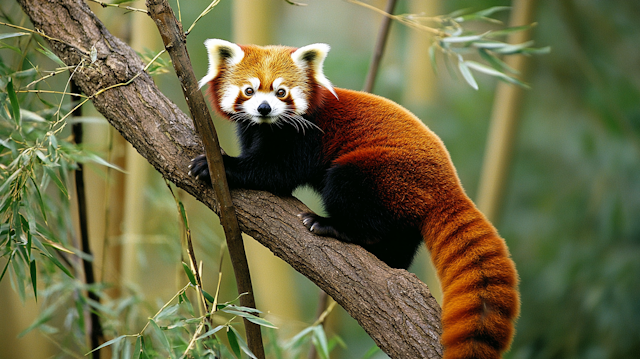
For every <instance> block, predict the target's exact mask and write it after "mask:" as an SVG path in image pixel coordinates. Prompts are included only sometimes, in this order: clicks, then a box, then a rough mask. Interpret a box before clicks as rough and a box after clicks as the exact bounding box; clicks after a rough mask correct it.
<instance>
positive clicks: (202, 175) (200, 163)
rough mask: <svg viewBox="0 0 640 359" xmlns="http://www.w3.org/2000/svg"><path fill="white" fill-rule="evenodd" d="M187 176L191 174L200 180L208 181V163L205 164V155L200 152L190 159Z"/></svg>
mask: <svg viewBox="0 0 640 359" xmlns="http://www.w3.org/2000/svg"><path fill="white" fill-rule="evenodd" d="M189 176H193V177H195V178H196V179H198V180H200V181H205V182H207V183H209V182H210V181H211V180H210V179H209V165H208V164H207V157H206V156H205V155H204V154H202V155H200V156H198V157H196V158H194V159H192V160H191V164H190V165H189Z"/></svg>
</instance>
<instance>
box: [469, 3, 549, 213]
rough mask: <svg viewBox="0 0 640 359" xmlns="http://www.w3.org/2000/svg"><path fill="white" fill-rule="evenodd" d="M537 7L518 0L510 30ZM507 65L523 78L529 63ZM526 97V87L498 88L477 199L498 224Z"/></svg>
mask: <svg viewBox="0 0 640 359" xmlns="http://www.w3.org/2000/svg"><path fill="white" fill-rule="evenodd" d="M535 6H536V0H514V2H513V10H512V12H511V20H510V24H509V26H511V27H518V26H524V25H527V24H530V23H532V22H533V20H534V19H533V16H534V13H535ZM530 37H531V35H530V32H529V31H527V32H516V33H512V34H510V35H509V39H508V42H509V43H512V44H520V43H525V42H527V41H529V39H530ZM505 62H506V64H507V65H508V66H509V67H511V68H513V69H514V70H515V71H517V72H518V73H520V74H521V76H524V74H526V73H527V66H528V59H527V58H526V57H525V56H522V55H520V56H510V57H508V58H507V59H506V60H505ZM524 94H525V90H524V89H523V88H522V87H519V86H513V85H510V84H507V83H504V82H499V83H498V85H497V88H496V94H495V98H494V101H493V111H492V115H491V125H490V127H489V134H488V137H487V147H486V150H485V157H484V163H483V166H482V174H481V177H480V185H479V189H478V199H477V204H478V208H479V209H480V210H481V211H482V212H483V213H484V214H485V216H487V218H488V219H489V220H490V221H492V222H494V223H495V222H496V221H497V219H498V215H499V211H500V202H501V201H502V196H503V193H504V188H505V185H506V182H507V177H508V173H509V167H510V159H511V155H512V153H513V144H514V141H515V137H516V134H517V125H518V120H519V117H520V113H521V109H522V101H523V97H524Z"/></svg>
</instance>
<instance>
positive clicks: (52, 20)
mask: <svg viewBox="0 0 640 359" xmlns="http://www.w3.org/2000/svg"><path fill="white" fill-rule="evenodd" d="M18 1H19V3H20V4H21V5H22V8H23V9H24V11H25V12H26V13H27V14H28V16H29V17H30V18H31V21H32V22H33V24H34V27H35V28H36V29H37V30H39V31H42V32H43V33H44V34H46V35H47V36H50V37H52V38H55V39H56V40H48V42H49V44H50V46H51V48H52V50H53V51H54V52H55V53H56V55H58V56H59V57H60V59H62V61H64V62H65V63H66V64H68V65H79V68H78V70H77V71H76V72H75V75H74V80H75V82H76V83H77V84H78V86H79V87H80V88H81V89H82V91H83V92H84V93H85V94H87V95H91V94H94V93H96V92H97V91H99V90H101V89H103V88H106V87H109V86H112V85H115V84H118V83H122V82H126V81H128V80H129V79H131V78H133V77H134V76H135V75H136V74H137V73H139V72H140V71H141V70H142V69H143V67H144V64H143V63H142V62H141V60H140V59H139V58H138V56H137V55H136V54H135V52H134V51H133V50H132V49H131V48H130V47H129V46H128V45H126V44H125V43H123V42H122V41H120V40H119V39H117V38H115V37H114V36H112V35H111V34H110V33H109V32H108V31H107V30H106V28H105V27H104V26H103V25H102V23H101V22H100V21H99V20H98V19H97V18H96V17H95V15H94V14H93V13H92V12H91V10H90V9H89V7H88V6H87V5H86V4H85V3H84V2H83V1H81V0H59V1H42V0H18ZM92 46H95V48H96V50H97V53H98V60H97V61H95V62H94V63H93V64H92V63H91V61H90V51H91V48H92ZM93 103H94V105H95V107H96V108H97V109H98V111H100V112H101V113H102V114H103V115H104V116H105V117H106V118H107V120H108V121H109V122H110V123H111V124H112V125H113V126H114V127H115V128H116V129H117V130H118V131H119V132H120V133H121V134H122V135H123V136H124V138H125V139H127V141H129V142H130V143H131V144H132V145H133V146H134V147H135V148H136V149H137V150H138V152H140V154H142V156H144V157H145V158H146V159H147V160H148V161H149V162H150V163H151V164H152V165H153V166H154V167H155V168H156V169H157V170H158V171H159V172H160V173H161V174H162V175H163V176H164V177H165V178H167V179H168V180H170V181H172V182H174V183H175V184H176V185H177V186H179V187H181V188H183V189H184V190H186V191H187V192H189V193H190V194H192V195H193V196H194V197H196V198H197V199H198V200H200V201H202V202H203V203H205V204H206V205H207V206H209V207H210V208H211V209H213V210H214V211H216V212H217V211H218V209H217V208H218V205H217V202H216V199H215V196H214V194H213V190H212V189H210V188H205V187H204V186H203V185H202V184H201V183H198V182H197V181H195V180H194V179H193V178H191V177H189V176H187V172H188V169H187V166H188V165H189V160H190V159H191V158H193V157H195V156H196V155H197V154H200V153H201V152H202V144H201V141H200V140H199V139H198V137H197V135H196V134H195V130H194V128H193V124H192V122H191V120H190V119H189V118H188V117H187V116H186V115H185V114H184V113H182V112H181V111H180V110H179V109H178V108H177V107H176V106H175V105H174V104H173V103H172V102H171V101H170V100H169V99H167V98H166V97H165V96H164V95H163V94H162V93H160V91H159V90H158V89H157V87H156V86H155V84H154V83H153V80H152V79H151V78H150V77H149V76H148V75H146V74H142V75H140V76H139V77H138V78H136V79H135V80H134V81H133V82H132V83H131V84H129V85H127V86H119V87H115V88H113V89H110V90H108V91H106V92H104V93H102V94H100V95H99V96H96V97H95V98H94V99H93ZM232 194H233V201H234V204H235V206H236V211H237V214H238V219H239V221H240V226H241V229H242V230H243V231H244V232H246V233H247V234H249V235H250V236H252V237H253V238H255V239H256V240H258V241H259V242H260V243H262V244H263V245H264V246H266V247H267V248H269V249H270V250H271V251H272V252H273V253H274V254H275V255H277V256H278V257H280V258H282V259H283V260H285V261H286V262H288V263H289V264H290V265H291V266H293V267H294V268H295V269H296V270H297V271H299V272H300V273H302V274H304V275H305V276H307V277H308V278H309V279H311V280H312V281H313V282H314V283H316V284H317V285H318V286H319V287H320V288H322V289H323V290H324V291H325V292H327V293H328V294H329V295H331V296H332V297H333V298H334V299H335V300H336V301H337V302H338V304H340V305H341V306H342V307H343V308H344V309H345V310H347V312H349V314H350V315H351V316H352V317H354V318H355V319H356V320H357V321H358V322H359V323H360V325H361V326H362V327H363V328H364V329H365V330H366V331H367V333H369V335H370V336H371V337H372V338H373V340H374V341H375V342H376V344H377V345H378V346H379V347H380V348H381V349H382V350H383V351H384V352H386V353H387V354H388V355H389V356H391V357H392V358H440V357H441V356H442V353H443V349H442V346H441V345H440V342H439V341H440V334H441V332H442V330H441V325H440V307H439V305H438V304H437V303H436V301H435V300H434V299H433V297H432V296H431V294H430V292H429V289H428V288H427V286H426V285H425V284H424V283H422V282H421V281H420V280H419V279H418V278H417V277H416V276H415V275H413V274H411V273H409V272H407V271H405V270H399V269H391V268H389V267H387V266H386V265H385V264H383V263H382V262H380V261H379V260H378V259H377V258H375V257H374V256H373V255H371V254H370V253H368V252H366V251H365V250H364V249H362V248H360V247H358V246H355V245H351V244H345V243H341V242H338V241H336V240H334V239H329V238H323V237H317V236H314V235H312V234H310V233H309V232H308V231H307V230H306V229H305V228H304V226H303V225H302V223H300V221H299V219H298V218H297V214H298V213H300V212H302V211H306V210H307V208H306V207H305V206H304V205H303V204H302V203H300V202H299V201H298V200H296V199H294V198H280V197H276V196H273V195H271V194H269V193H265V192H258V191H246V190H241V191H234V192H233V193H232Z"/></svg>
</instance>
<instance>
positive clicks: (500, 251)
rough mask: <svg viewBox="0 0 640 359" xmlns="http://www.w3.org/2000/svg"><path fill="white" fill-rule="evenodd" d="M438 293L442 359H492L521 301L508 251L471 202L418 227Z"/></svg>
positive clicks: (504, 343)
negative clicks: (435, 274)
mask: <svg viewBox="0 0 640 359" xmlns="http://www.w3.org/2000/svg"><path fill="white" fill-rule="evenodd" d="M422 234H423V236H424V238H425V241H426V244H427V247H428V249H429V250H430V251H431V258H432V261H433V263H434V265H435V267H436V270H437V272H438V277H439V278H440V282H441V285H442V291H443V308H442V309H443V312H442V325H443V334H442V343H443V345H444V347H445V353H444V359H463V358H464V359H472V358H473V359H496V358H501V353H502V352H504V351H505V350H507V349H508V348H509V345H510V344H511V339H512V337H513V334H514V320H515V318H516V317H517V316H518V312H519V307H520V302H519V295H518V291H517V289H516V286H517V282H518V278H517V273H516V269H515V265H514V263H513V261H512V260H511V258H510V256H509V251H508V249H507V246H506V244H505V242H504V240H503V239H502V238H500V236H499V235H498V233H497V231H496V230H495V228H494V227H493V226H492V225H491V224H490V223H489V221H487V219H486V218H485V217H484V216H483V215H482V213H480V211H479V210H478V209H476V207H475V206H474V205H473V203H472V202H471V201H470V200H468V199H467V200H465V201H462V203H457V204H456V205H455V206H451V207H450V208H449V209H448V210H446V211H444V212H443V213H442V216H440V220H438V221H437V223H434V221H428V220H427V221H425V223H424V224H423V228H422Z"/></svg>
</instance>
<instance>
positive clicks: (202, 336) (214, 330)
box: [196, 325, 225, 341]
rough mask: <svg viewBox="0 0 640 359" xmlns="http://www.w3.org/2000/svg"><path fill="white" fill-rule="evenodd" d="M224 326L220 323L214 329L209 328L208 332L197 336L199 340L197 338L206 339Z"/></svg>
mask: <svg viewBox="0 0 640 359" xmlns="http://www.w3.org/2000/svg"><path fill="white" fill-rule="evenodd" d="M224 327H225V326H224V325H218V326H217V327H215V328H213V329H211V330H209V331H208V332H206V333H204V334H202V335H201V336H199V337H197V338H196V341H197V340H202V339H204V338H206V337H209V336H211V335H213V334H215V333H217V332H219V331H220V329H222V328H224Z"/></svg>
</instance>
